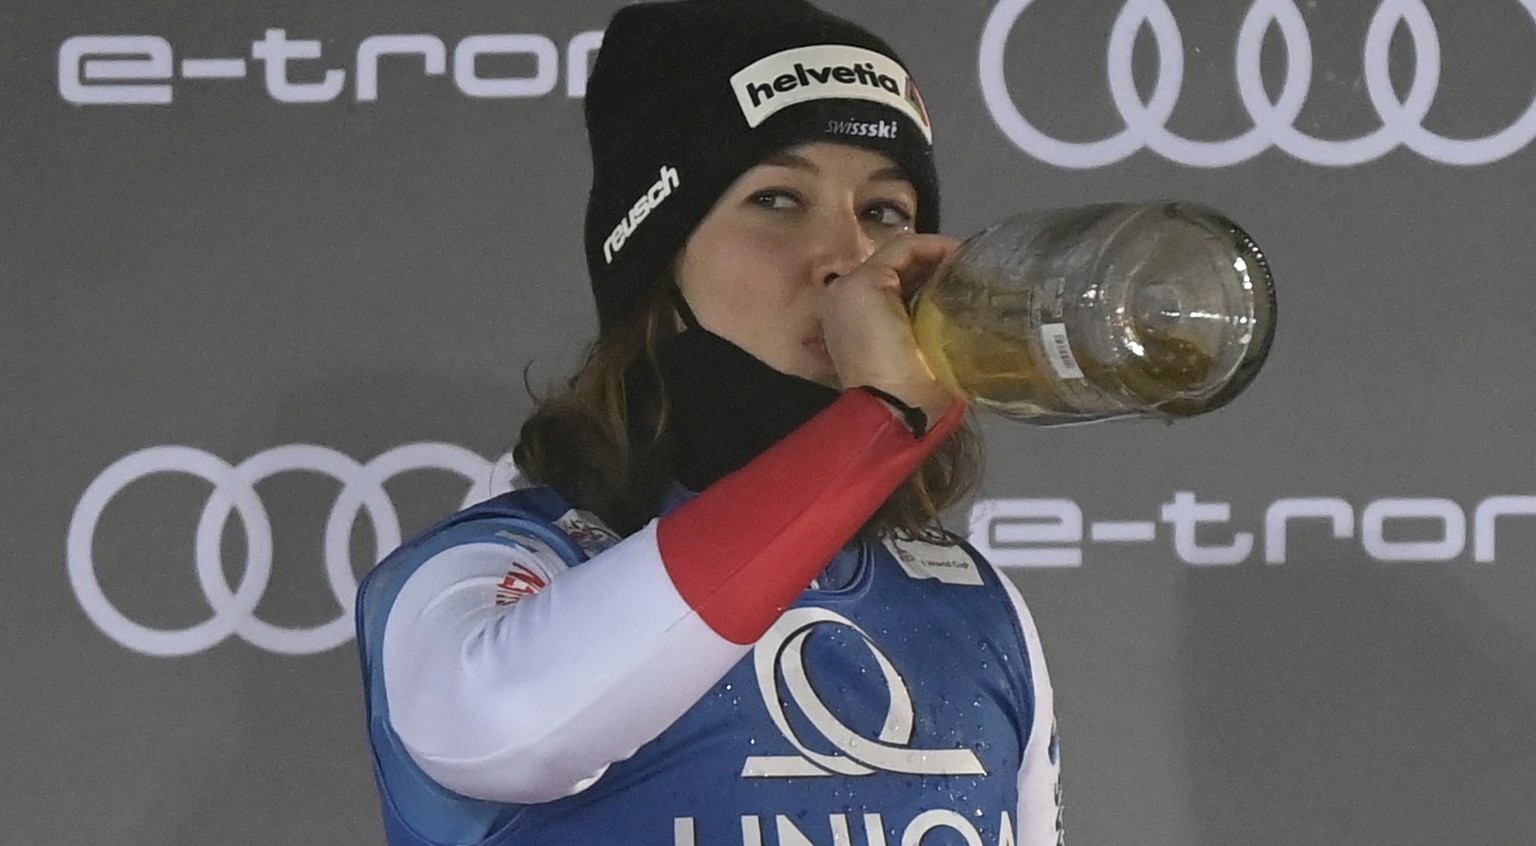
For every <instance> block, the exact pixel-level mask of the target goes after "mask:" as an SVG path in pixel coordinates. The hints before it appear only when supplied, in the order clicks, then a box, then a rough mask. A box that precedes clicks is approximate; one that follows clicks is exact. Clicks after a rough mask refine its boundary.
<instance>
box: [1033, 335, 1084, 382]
mask: <svg viewBox="0 0 1536 846" xmlns="http://www.w3.org/2000/svg"><path fill="white" fill-rule="evenodd" d="M1040 338H1041V340H1043V341H1045V357H1046V358H1048V359H1050V360H1051V369H1052V370H1054V371H1056V375H1057V376H1060V377H1061V378H1063V379H1081V378H1083V370H1082V368H1080V367H1078V366H1077V359H1076V358H1074V357H1073V356H1072V345H1071V344H1070V343H1068V342H1067V327H1066V325H1065V324H1062V323H1043V324H1041V325H1040Z"/></svg>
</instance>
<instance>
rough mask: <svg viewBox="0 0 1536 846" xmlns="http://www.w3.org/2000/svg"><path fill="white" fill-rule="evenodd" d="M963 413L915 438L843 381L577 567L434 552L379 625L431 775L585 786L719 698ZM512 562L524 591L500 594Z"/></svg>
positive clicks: (530, 786) (389, 684)
mask: <svg viewBox="0 0 1536 846" xmlns="http://www.w3.org/2000/svg"><path fill="white" fill-rule="evenodd" d="M962 414H963V409H962V408H961V407H960V404H959V403H956V405H955V407H954V408H952V409H951V410H950V413H949V414H947V415H946V416H945V417H944V418H943V419H942V420H941V421H940V422H939V423H938V425H936V426H935V427H934V430H933V431H931V432H929V433H928V434H927V435H926V436H925V437H924V438H922V439H917V438H914V437H913V436H912V434H911V432H909V431H908V430H907V429H906V428H905V426H904V425H903V424H902V423H900V422H899V421H898V420H897V419H896V417H895V416H894V414H893V413H892V411H891V409H890V408H889V407H888V406H887V405H886V404H885V403H884V402H882V401H880V400H879V399H876V398H875V397H873V396H871V395H869V394H866V393H864V392H863V391H849V392H847V393H845V394H844V395H843V397H842V398H841V399H839V400H838V401H837V402H836V403H834V404H833V405H832V406H831V407H830V408H828V409H826V410H825V411H823V412H822V413H820V414H818V415H817V416H816V417H814V418H812V419H811V420H810V421H809V422H807V423H806V424H805V425H804V426H801V427H800V428H799V429H797V430H796V431H795V432H794V433H792V434H790V435H789V436H788V437H786V438H785V439H784V440H783V441H780V442H779V443H778V444H776V445H774V446H773V447H771V448H770V449H768V450H767V451H765V452H764V453H763V454H762V455H760V456H758V458H756V459H755V460H753V461H752V462H751V463H750V464H748V465H747V466H746V467H744V468H742V469H741V470H739V471H737V472H736V473H733V474H731V475H730V476H727V477H726V478H724V479H722V480H720V481H719V482H717V483H716V484H714V485H712V486H711V487H710V488H709V489H708V490H706V491H704V492H703V493H701V494H700V495H699V496H698V497H696V498H695V499H693V500H692V501H690V502H689V503H687V504H685V505H684V506H682V507H681V508H679V509H678V510H677V511H675V512H673V513H671V514H669V515H667V516H666V517H663V518H661V519H660V520H658V521H653V522H652V523H651V524H649V525H648V526H646V527H645V528H643V529H641V530H640V531H639V532H636V533H635V534H634V535H632V536H630V537H629V538H626V539H625V540H623V541H622V542H620V543H619V544H617V545H616V546H614V547H612V548H610V549H608V550H606V551H604V552H601V553H599V554H598V555H596V556H594V557H593V558H592V559H591V560H589V561H587V562H585V563H583V564H581V565H580V566H578V567H573V568H569V569H567V568H566V567H565V565H564V563H563V562H562V561H561V559H560V557H559V555H558V554H556V553H555V552H554V551H553V550H551V549H549V548H547V547H545V546H543V545H542V544H540V543H538V542H537V541H535V540H533V539H531V538H521V537H520V538H515V540H516V542H517V543H518V546H511V545H508V544H505V543H500V542H495V541H488V542H486V543H468V544H463V545H460V546H456V547H452V548H450V549H447V550H445V551H443V552H441V553H438V554H437V555H435V556H433V557H432V558H431V559H430V560H428V561H427V562H425V563H424V564H423V565H422V566H421V567H420V568H419V569H418V570H417V571H416V572H415V573H414V574H413V575H412V576H411V577H410V578H409V579H408V581H407V582H406V584H405V586H404V587H403V588H402V590H401V592H400V594H399V596H398V597H397V599H396V600H395V603H394V605H393V606H392V607H391V609H390V613H389V618H388V621H387V623H386V626H385V633H384V643H383V659H384V682H385V690H386V695H387V698H388V703H389V713H390V723H391V726H392V728H393V729H394V730H395V733H396V734H397V735H398V736H399V737H400V739H401V741H402V743H403V744H404V745H405V748H406V749H407V750H408V751H409V752H410V754H411V756H412V759H413V760H414V761H415V762H416V763H417V765H418V766H420V767H421V768H422V770H423V771H424V772H426V773H427V775H429V776H431V777H432V778H433V779H434V780H436V781H437V782H439V783H440V784H442V785H443V786H445V787H447V788H449V789H451V790H454V791H457V792H459V793H462V794H464V795H466V796H471V797H476V798H480V799H489V800H494V801H500V802H512V803H518V804H527V803H534V802H545V801H550V800H553V799H557V798H560V797H562V796H567V795H570V794H572V793H575V792H578V791H580V790H582V789H583V788H585V787H586V786H588V785H590V784H591V783H592V782H594V781H595V780H596V779H597V778H599V777H600V776H601V775H602V773H603V772H604V771H605V770H606V768H607V767H608V765H610V764H612V763H613V762H615V761H620V760H623V759H625V758H627V757H629V756H630V755H632V754H634V752H635V750H637V749H638V748H639V747H640V746H641V745H642V744H644V743H646V742H648V741H650V740H652V739H653V738H655V737H656V736H657V735H659V734H660V733H661V732H662V731H664V730H666V728H667V727H668V726H670V725H671V724H672V723H673V722H674V721H675V720H676V719H677V718H678V717H680V716H681V715H682V714H683V713H684V712H686V711H687V710H688V708H690V707H691V706H692V705H693V703H694V702H696V701H697V700H698V699H699V697H701V696H703V695H704V694H705V693H706V692H708V691H709V689H710V688H711V687H712V686H713V685H714V684H715V682H717V681H718V680H719V679H720V678H721V677H722V676H724V675H725V674H726V672H728V671H729V670H730V668H731V667H732V666H733V665H734V664H735V663H736V662H737V661H738V660H740V659H741V657H742V656H743V655H745V654H746V652H747V651H748V649H749V648H750V646H751V644H752V643H753V642H755V641H756V640H757V638H758V637H760V636H761V635H762V633H763V632H764V631H766V630H767V628H768V627H769V626H770V625H772V624H773V622H774V621H775V620H776V619H778V617H779V615H780V614H781V613H782V612H783V610H784V609H786V608H788V607H789V606H790V605H792V604H793V603H794V601H795V599H796V598H797V597H798V596H799V595H800V594H801V593H802V592H803V591H804V590H805V589H806V587H807V586H808V585H809V584H810V582H811V580H812V579H813V578H815V577H816V575H817V574H818V573H820V572H821V570H822V569H823V568H825V566H826V565H827V562H829V561H830V560H831V559H832V557H833V556H834V555H835V554H836V553H837V551H838V550H839V549H841V548H842V547H843V546H844V545H845V544H846V543H847V542H848V540H849V539H850V538H851V537H852V536H853V534H854V533H855V532H856V531H858V529H859V527H860V526H862V525H863V524H864V523H865V522H866V521H867V520H868V519H869V517H870V516H871V515H872V514H873V513H874V512H875V510H876V509H877V508H878V507H879V506H880V504H881V503H882V502H884V501H885V499H886V498H887V497H889V496H890V494H891V492H892V491H893V490H895V488H896V487H897V486H898V485H899V484H900V483H901V482H902V480H904V479H905V478H906V477H907V476H908V475H910V474H911V473H912V471H913V470H914V469H915V468H916V467H917V465H918V464H919V463H920V462H921V461H922V459H923V458H924V457H926V456H927V455H928V453H929V452H930V451H931V450H932V449H933V447H934V446H936V445H937V444H938V443H940V442H941V441H942V440H943V439H944V438H945V437H946V436H947V435H948V434H949V433H950V432H952V431H953V430H954V429H955V427H957V426H958V425H959V423H960V419H961V417H962ZM514 572H517V573H521V574H522V575H521V576H519V577H517V578H514V579H513V580H512V585H511V587H512V588H516V590H515V591H514V592H515V594H516V596H517V601H516V602H512V603H506V602H503V603H502V604H498V602H497V595H498V588H500V589H501V591H502V595H503V598H504V599H505V598H506V597H507V595H508V594H507V591H508V590H509V589H510V588H509V587H508V586H507V585H506V584H504V582H505V581H506V580H507V578H508V575H509V573H514ZM537 582H543V583H545V584H546V585H547V586H546V587H543V588H539V587H538V585H537V584H536V583H537Z"/></svg>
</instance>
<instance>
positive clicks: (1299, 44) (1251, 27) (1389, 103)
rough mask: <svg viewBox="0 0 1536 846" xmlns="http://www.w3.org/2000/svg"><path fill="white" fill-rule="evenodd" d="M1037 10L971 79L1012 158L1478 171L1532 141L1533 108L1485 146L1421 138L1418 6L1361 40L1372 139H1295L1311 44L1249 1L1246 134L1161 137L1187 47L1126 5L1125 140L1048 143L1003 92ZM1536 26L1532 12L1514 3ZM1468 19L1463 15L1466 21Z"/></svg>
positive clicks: (1164, 23) (1115, 38) (1528, 0)
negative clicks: (1275, 157)
mask: <svg viewBox="0 0 1536 846" xmlns="http://www.w3.org/2000/svg"><path fill="white" fill-rule="evenodd" d="M1033 2H1034V0H1002V2H1000V3H998V5H997V6H996V8H994V9H993V10H992V14H991V16H990V17H989V18H988V19H987V24H986V29H985V30H984V31H983V32H982V36H981V49H980V53H979V56H980V60H979V63H978V64H979V66H978V71H979V73H980V77H981V89H982V93H983V96H984V97H985V99H986V103H987V108H988V110H989V111H991V113H992V118H993V120H994V121H996V122H997V125H998V127H999V128H1000V129H1002V131H1003V132H1004V133H1006V134H1007V136H1008V137H1009V139H1011V140H1012V141H1013V143H1014V144H1015V145H1017V146H1018V148H1019V149H1021V150H1023V151H1024V152H1026V153H1029V154H1030V155H1032V156H1034V157H1035V158H1038V159H1040V160H1042V161H1045V162H1048V163H1050V164H1054V165H1059V166H1061V167H1069V168H1095V167H1103V166H1105V165H1109V164H1114V163H1115V162H1118V161H1121V160H1122V159H1125V158H1127V157H1129V156H1130V155H1131V154H1133V153H1135V152H1136V151H1138V150H1141V149H1144V148H1150V149H1151V150H1153V151H1155V152H1157V153H1159V154H1160V155H1162V156H1164V157H1165V158H1168V159H1170V160H1172V161H1175V162H1178V163H1179V164H1183V165H1189V166H1191V167H1226V166H1228V165H1234V164H1237V163H1239V162H1243V161H1247V160H1248V159H1251V158H1253V157H1254V156H1257V155H1258V154H1260V153H1262V152H1264V151H1265V150H1267V149H1269V148H1271V147H1278V148H1280V149H1281V150H1284V151H1285V152H1287V153H1289V154H1290V155H1292V156H1294V157H1296V158H1298V159H1301V160H1303V161H1306V162H1310V163H1312V164H1316V165H1322V166H1326V167H1347V166H1351V165H1357V164H1363V163H1365V162H1369V161H1373V160H1375V159H1377V158H1380V157H1381V156H1383V155H1385V154H1386V153H1388V152H1390V151H1392V150H1394V149H1396V148H1397V147H1400V146H1406V147H1408V148H1409V149H1411V150H1413V151H1414V152H1416V153H1418V154H1419V155H1421V156H1424V157H1425V158H1427V159H1431V160H1433V161H1436V162H1440V163H1442V164H1449V165H1478V164H1487V163H1489V162H1494V161H1498V160H1500V159H1503V158H1506V157H1508V156H1511V155H1513V154H1514V153H1516V152H1518V151H1519V150H1521V149H1524V148H1525V146H1526V145H1528V144H1530V143H1531V140H1532V139H1536V101H1533V102H1532V103H1531V105H1530V107H1529V108H1527V109H1526V111H1525V113H1524V114H1522V115H1521V116H1520V117H1519V118H1518V119H1517V120H1516V121H1515V122H1514V123H1513V124H1511V125H1510V126H1509V127H1507V128H1505V129H1504V130H1502V131H1500V132H1497V133H1494V134H1492V135H1489V136H1487V137H1484V138H1472V139H1461V138H1447V137H1446V136H1444V135H1438V134H1436V133H1434V132H1432V131H1430V130H1428V129H1426V128H1425V127H1424V119H1425V117H1426V116H1427V115H1428V114H1429V109H1430V106H1431V104H1432V103H1433V102H1434V99H1435V94H1436V92H1437V89H1438V88H1439V85H1440V36H1439V32H1438V31H1437V30H1436V28H1435V23H1434V20H1433V19H1432V18H1431V17H1430V14H1429V10H1428V9H1426V8H1425V7H1424V3H1423V2H1422V0H1382V2H1381V4H1380V5H1379V6H1378V7H1377V9H1376V12H1375V14H1374V15H1373V16H1372V18H1371V22H1370V26H1369V27H1368V28H1367V31H1366V35H1365V47H1364V49H1365V65H1364V67H1365V90H1366V94H1367V95H1369V97H1370V101H1371V105H1372V106H1373V107H1374V108H1375V110H1376V114H1377V115H1378V116H1379V117H1380V119H1381V126H1380V127H1379V128H1377V129H1376V130H1375V131H1373V132H1371V133H1369V134H1367V135H1363V136H1360V137H1357V138H1348V139H1341V140H1332V139H1323V138H1317V137H1314V136H1311V135H1308V134H1306V133H1305V132H1302V131H1301V130H1300V129H1297V128H1296V119H1297V117H1298V115H1300V113H1301V108H1302V105H1303V103H1304V102H1305V100H1306V97H1307V93H1308V89H1309V88H1310V86H1311V83H1312V42H1311V36H1310V34H1309V32H1308V30H1307V24H1306V21H1305V20H1304V19H1303V17H1302V14H1301V10H1300V9H1298V8H1297V6H1296V3H1295V2H1293V0H1253V3H1252V5H1251V6H1250V7H1249V9H1248V14H1247V15H1246V16H1245V17H1244V18H1243V23H1242V26H1241V27H1240V28H1239V30H1238V33H1237V61H1236V68H1235V70H1236V74H1237V90H1238V94H1239V95H1240V97H1241V99H1242V105H1243V108H1244V109H1246V110H1247V112H1248V115H1249V116H1250V118H1251V119H1252V121H1253V126H1252V128H1250V129H1248V130H1247V131H1245V132H1243V133H1242V134H1241V135H1239V136H1237V137H1235V138H1229V139H1226V140H1221V141H1198V140H1194V139H1190V138H1185V137H1182V136H1180V135H1177V134H1175V133H1173V132H1172V131H1170V130H1169V129H1168V120H1169V118H1170V116H1172V114H1173V109H1174V105H1175V103H1176V102H1177V101H1178V99H1179V94H1180V92H1181V90H1182V89H1183V83H1184V42H1183V37H1182V36H1181V34H1180V32H1179V26H1178V23H1177V22H1176V21H1175V20H1174V17H1173V13H1172V12H1171V11H1170V10H1169V8H1168V4H1167V3H1166V2H1165V0H1127V2H1126V4H1125V6H1124V7H1123V8H1122V10H1121V12H1120V14H1119V16H1118V17H1117V18H1116V19H1115V23H1114V26H1113V28H1112V29H1111V31H1110V34H1109V62H1108V69H1109V93H1110V95H1111V97H1112V98H1113V100H1114V104H1115V108H1116V109H1117V110H1118V111H1119V113H1120V117H1121V119H1122V120H1123V121H1124V122H1125V128H1124V129H1123V130H1121V131H1120V132H1118V133H1117V134H1115V135H1111V136H1109V137H1107V138H1102V139H1099V140H1097V141H1088V142H1081V143H1076V142H1070V141H1063V140H1061V139H1058V138H1054V137H1052V136H1050V135H1048V134H1046V132H1045V131H1044V130H1041V129H1039V128H1038V127H1036V126H1035V125H1034V124H1033V123H1031V122H1030V120H1029V119H1028V118H1026V117H1025V116H1024V115H1023V114H1022V113H1021V112H1020V111H1019V109H1018V106H1017V104H1015V102H1014V100H1013V97H1012V95H1011V94H1010V93H1009V91H1008V81H1007V79H1006V78H1005V74H1004V70H1003V55H1004V53H1005V52H1006V49H1007V46H1008V38H1009V36H1010V35H1011V34H1012V32H1013V29H1014V26H1015V24H1016V23H1017V22H1018V20H1019V17H1020V16H1021V15H1022V14H1023V13H1024V10H1025V9H1027V8H1029V6H1030V4H1031V3H1033ZM1518 2H1519V3H1520V5H1521V6H1522V7H1524V9H1525V11H1526V13H1527V14H1529V15H1530V16H1531V18H1532V21H1533V22H1536V0H1518ZM1466 11H1468V12H1470V11H1471V10H1470V9H1467V10H1466ZM1400 25H1402V26H1406V27H1407V31H1408V34H1409V36H1411V40H1412V42H1413V50H1414V69H1415V70H1414V76H1413V81H1412V83H1411V84H1410V86H1409V88H1408V92H1407V96H1406V97H1404V98H1402V99H1399V98H1398V96H1397V93H1396V91H1395V89H1394V88H1393V85H1392V79H1391V76H1390V72H1389V69H1388V59H1389V48H1390V46H1391V41H1392V37H1393V34H1394V33H1395V32H1396V30H1397V29H1398V27H1399V26H1400ZM1143 27H1145V28H1146V29H1147V30H1148V31H1149V32H1150V34H1151V36H1152V39H1153V42H1154V43H1155V45H1156V47H1157V56H1158V64H1157V77H1156V81H1155V84H1154V85H1153V87H1152V92H1151V96H1150V97H1148V98H1147V99H1145V100H1143V99H1142V98H1141V96H1140V94H1139V93H1138V92H1137V89H1136V84H1135V80H1134V79H1133V76H1132V68H1131V55H1132V50H1133V48H1134V46H1135V41H1136V37H1137V35H1138V33H1139V32H1140V31H1141V30H1142V28H1143ZM1271 27H1278V29H1279V33H1280V35H1281V37H1282V39H1283V41H1284V44H1285V55H1286V65H1285V76H1284V79H1283V81H1282V84H1281V88H1280V92H1279V96H1278V97H1277V98H1276V99H1274V100H1271V99H1270V98H1269V95H1268V93H1267V92H1266V90H1265V87H1264V81H1263V78H1262V76H1261V74H1260V67H1259V64H1260V63H1259V58H1260V52H1261V48H1262V46H1263V40H1264V37H1265V35H1266V34H1267V33H1268V31H1269V30H1270V28H1271Z"/></svg>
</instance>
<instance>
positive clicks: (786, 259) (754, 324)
mask: <svg viewBox="0 0 1536 846" xmlns="http://www.w3.org/2000/svg"><path fill="white" fill-rule="evenodd" d="M916 214H917V192H916V190H915V189H914V188H913V187H912V184H911V183H910V182H908V181H907V179H906V177H905V176H903V175H902V173H901V171H900V170H899V169H898V168H897V167H896V165H895V163H893V162H892V161H891V160H890V159H888V158H886V157H885V156H882V155H880V154H879V153H875V152H872V151H869V150H865V149H862V148H858V147H850V146H846V145H843V144H829V143H821V142H817V143H813V144H803V145H801V146H799V147H793V148H791V149H789V150H787V151H785V152H783V153H780V154H778V155H776V156H772V157H770V158H768V159H766V160H764V161H763V162H762V163H761V164H758V165H757V166H756V167H753V168H752V169H751V170H748V171H747V172H746V173H743V174H742V175H741V177H740V178H738V179H737V180H736V182H735V183H733V184H732V185H731V187H730V188H728V189H726V192H725V194H723V195H722V196H721V197H720V199H719V201H718V202H716V203H715V206H714V208H713V209H711V210H710V212H709V214H708V215H706V216H705V218H704V220H703V221H702V222H701V223H700V224H699V227H698V229H696V230H694V233H693V236H692V237H690V238H689V239H688V243H687V244H686V245H684V247H683V251H682V254H681V255H680V256H679V257H678V263H677V285H678V288H679V289H680V290H681V291H682V293H683V296H684V297H685V298H686V299H687V300H688V304H689V306H691V307H692V308H693V311H694V314H695V315H696V316H697V317H698V319H699V323H700V324H702V325H703V326H704V328H706V329H708V330H710V331H712V332H714V333H715V334H717V335H719V336H721V337H723V338H725V339H726V340H728V341H730V342H732V343H734V344H736V345H737V346H739V347H741V348H742V349H744V350H746V351H747V352H749V353H751V354H752V355H754V356H756V357H757V358H758V359H759V360H761V361H762V362H764V363H765V364H767V365H768V366H770V367H772V368H774V369H775V370H778V371H780V372H783V373H788V374H791V375H794V376H800V377H803V378H806V379H810V380H812V381H815V382H819V383H821V384H823V385H828V386H831V387H837V374H836V371H835V370H834V369H833V367H832V359H831V358H830V357H829V356H828V355H827V349H826V345H825V344H824V343H823V339H822V331H821V317H820V315H821V305H820V297H821V296H822V291H823V289H824V288H825V287H826V283H827V279H828V278H829V277H831V276H833V275H834V274H835V275H843V274H846V273H849V272H851V271H852V270H853V269H854V268H856V267H858V266H859V265H860V264H862V263H863V262H864V260H865V259H866V258H868V257H869V255H870V253H872V252H874V250H875V248H876V247H878V246H879V245H880V244H881V243H883V242H884V241H885V240H886V239H887V238H890V237H891V236H893V235H895V234H897V233H900V232H903V231H906V230H908V229H910V227H911V225H912V221H913V219H914V218H915V216H916Z"/></svg>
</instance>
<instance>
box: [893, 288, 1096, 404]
mask: <svg viewBox="0 0 1536 846" xmlns="http://www.w3.org/2000/svg"><path fill="white" fill-rule="evenodd" d="M936 299H937V298H933V297H924V298H921V299H919V300H918V303H917V309H916V311H915V312H914V313H913V333H914V334H915V335H916V337H917V344H918V347H919V348H920V349H921V350H922V351H923V356H924V358H926V359H927V361H928V364H929V366H930V367H932V368H933V372H934V376H935V377H936V378H937V379H938V380H939V381H940V382H941V383H943V384H944V386H945V387H947V388H949V389H950V390H951V391H954V392H955V393H957V394H959V395H961V396H964V397H967V398H969V399H971V401H973V402H975V403H977V404H979V405H982V406H985V407H989V408H993V409H995V410H998V411H1002V412H1004V413H1010V414H1015V415H1021V416H1026V417H1027V416H1031V415H1035V414H1049V413H1061V412H1070V411H1071V406H1070V405H1069V404H1068V403H1067V402H1065V398H1064V397H1063V396H1062V392H1061V385H1060V383H1059V381H1058V380H1057V378H1056V376H1055V375H1054V374H1053V373H1052V372H1051V370H1050V366H1049V364H1047V363H1045V362H1042V361H1040V360H1039V358H1040V357H1039V356H1038V355H1037V354H1036V353H1035V352H1034V346H1035V345H1034V344H1032V343H1030V340H1029V338H1028V337H1025V336H1022V335H1019V334H1015V333H1012V332H1008V331H1006V330H1004V329H1000V328H998V327H996V326H991V325H978V324H979V323H980V321H966V320H963V319H957V318H956V317H955V316H953V315H950V314H946V313H945V312H944V311H943V310H942V309H941V308H940V307H939V305H938V304H937V303H936V302H935V300H936Z"/></svg>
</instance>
